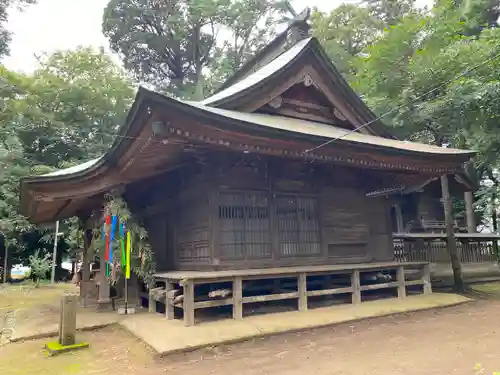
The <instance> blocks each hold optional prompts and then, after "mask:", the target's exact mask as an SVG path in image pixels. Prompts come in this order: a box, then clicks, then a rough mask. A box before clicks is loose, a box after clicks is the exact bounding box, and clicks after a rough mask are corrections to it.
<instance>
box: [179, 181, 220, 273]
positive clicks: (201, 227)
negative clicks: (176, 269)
mask: <svg viewBox="0 0 500 375" xmlns="http://www.w3.org/2000/svg"><path fill="white" fill-rule="evenodd" d="M177 207H178V208H177V212H176V218H175V219H176V223H175V244H176V262H177V264H179V265H180V264H190V263H195V264H196V263H210V261H211V258H212V249H211V247H210V226H209V214H210V211H209V194H208V189H206V187H203V186H201V187H199V188H195V189H191V190H187V191H184V192H183V193H182V194H181V195H180V197H179V200H178V202H177Z"/></svg>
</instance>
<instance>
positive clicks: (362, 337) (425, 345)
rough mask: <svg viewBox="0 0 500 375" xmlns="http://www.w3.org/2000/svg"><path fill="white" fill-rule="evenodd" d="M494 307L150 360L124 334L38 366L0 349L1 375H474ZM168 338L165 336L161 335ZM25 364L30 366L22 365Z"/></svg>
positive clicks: (498, 329)
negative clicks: (55, 374) (86, 349)
mask: <svg viewBox="0 0 500 375" xmlns="http://www.w3.org/2000/svg"><path fill="white" fill-rule="evenodd" d="M499 318H500V301H480V302H477V303H473V304H467V305H462V306H458V307H454V308H447V309H442V310H434V311H427V312H419V313H412V314H407V315H400V316H395V317H386V318H378V319H372V320H369V321H363V322H358V323H355V324H352V325H342V326H337V327H331V328H323V329H317V330H314V331H308V332H302V333H300V334H286V335H281V336H275V337H271V338H264V339H259V340H256V341H253V342H246V343H242V344H238V345H233V346H228V347H222V348H214V349H211V350H203V351H197V352H194V353H189V354H179V355H176V356H171V357H167V358H164V359H153V357H152V356H151V352H150V351H148V349H147V348H145V347H144V345H143V344H141V343H140V342H138V340H136V339H134V338H133V337H131V336H130V335H129V334H127V333H126V332H124V331H120V330H116V329H111V328H109V329H105V330H102V331H97V332H93V333H85V334H80V335H81V336H80V339H82V340H83V339H85V340H88V341H89V342H90V343H91V349H90V350H88V351H81V352H75V353H72V354H68V355H63V356H60V357H54V358H44V356H43V354H41V349H40V348H41V345H42V344H43V343H44V342H45V341H44V340H42V341H31V342H25V343H15V344H9V345H7V346H5V347H3V348H0V373H1V374H2V375H3V374H5V375H11V374H12V375H13V374H23V375H35V374H37V375H45V374H47V375H48V374H54V373H57V374H58V375H66V374H68V375H69V374H71V375H76V374H101V373H102V374H106V375H129V374H141V375H153V374H154V375H156V374H172V375H173V374H176V375H177V374H189V375H202V374H203V375H206V374H216V375H219V374H220V375H227V374H230V375H232V374H234V375H236V374H237V375H257V374H259V375H260V374H262V375H263V374H273V375H299V374H300V375H312V374H321V375H327V374H328V375H329V374H335V375H388V374H401V375H403V374H404V375H417V374H418V375H420V374H422V375H424V374H425V375H429V374H435V375H451V374H458V375H462V374H464V375H474V374H476V373H477V371H475V370H474V366H475V365H476V364H477V363H480V364H481V365H483V367H484V368H485V371H484V374H488V375H492V374H493V372H494V371H500V319H499ZM165 334H166V335H168V332H165ZM27 363H28V365H27Z"/></svg>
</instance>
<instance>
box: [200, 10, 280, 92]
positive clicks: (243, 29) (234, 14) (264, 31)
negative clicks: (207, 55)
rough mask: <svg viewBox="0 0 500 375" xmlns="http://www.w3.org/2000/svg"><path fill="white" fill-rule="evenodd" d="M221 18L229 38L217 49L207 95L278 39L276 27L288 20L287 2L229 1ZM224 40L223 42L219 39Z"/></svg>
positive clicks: (209, 77) (211, 68) (211, 64)
mask: <svg viewBox="0 0 500 375" xmlns="http://www.w3.org/2000/svg"><path fill="white" fill-rule="evenodd" d="M226 3H227V10H226V11H225V12H224V13H223V14H222V15H221V18H220V24H221V27H222V32H223V33H224V34H228V35H229V36H228V37H227V38H226V39H224V40H222V43H219V44H221V45H218V46H216V48H215V51H214V56H213V58H212V61H211V63H210V72H209V74H208V77H207V79H206V81H207V85H206V86H207V91H212V90H213V89H215V88H217V87H218V86H219V85H221V84H222V83H223V82H224V81H225V80H226V79H227V78H229V76H230V75H231V74H233V73H234V72H235V71H236V70H237V69H238V68H240V67H241V66H242V65H243V64H244V63H245V62H246V61H247V60H248V59H249V58H251V57H252V56H254V55H255V54H256V53H257V52H258V51H260V50H261V49H262V48H263V47H264V46H265V45H266V44H267V43H268V42H269V41H270V40H271V39H272V38H273V37H274V35H275V25H276V24H277V23H280V22H281V21H282V20H284V19H285V18H286V17H285V14H286V13H285V12H286V10H287V4H286V2H285V1H281V0H280V1H270V0H239V1H236V2H230V1H227V0H226ZM219 39H222V38H219Z"/></svg>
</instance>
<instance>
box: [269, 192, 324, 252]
mask: <svg viewBox="0 0 500 375" xmlns="http://www.w3.org/2000/svg"><path fill="white" fill-rule="evenodd" d="M277 219H278V230H279V247H280V256H283V257H295V256H318V255H321V240H320V230H319V222H318V201H317V199H315V198H307V197H292V196H278V197H277Z"/></svg>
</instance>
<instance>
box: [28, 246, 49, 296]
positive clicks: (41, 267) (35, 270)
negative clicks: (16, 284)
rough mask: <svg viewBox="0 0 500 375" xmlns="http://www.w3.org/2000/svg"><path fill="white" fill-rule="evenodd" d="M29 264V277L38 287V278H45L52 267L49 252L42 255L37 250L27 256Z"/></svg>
mask: <svg viewBox="0 0 500 375" xmlns="http://www.w3.org/2000/svg"><path fill="white" fill-rule="evenodd" d="M29 266H30V268H31V277H32V279H33V281H34V282H35V288H38V286H39V285H40V280H43V279H45V278H46V277H47V274H48V272H49V271H50V269H51V268H52V261H51V259H50V254H45V255H43V256H42V255H41V254H40V252H39V251H38V250H37V251H36V252H35V254H33V255H30V256H29Z"/></svg>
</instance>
